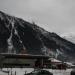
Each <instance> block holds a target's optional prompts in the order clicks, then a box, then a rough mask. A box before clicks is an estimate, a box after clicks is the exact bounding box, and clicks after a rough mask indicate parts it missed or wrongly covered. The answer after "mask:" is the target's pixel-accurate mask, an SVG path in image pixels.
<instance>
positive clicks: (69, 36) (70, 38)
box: [61, 33, 75, 44]
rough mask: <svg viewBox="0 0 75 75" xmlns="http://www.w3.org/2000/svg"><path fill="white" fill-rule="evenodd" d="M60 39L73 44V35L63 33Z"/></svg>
mask: <svg viewBox="0 0 75 75" xmlns="http://www.w3.org/2000/svg"><path fill="white" fill-rule="evenodd" d="M61 37H62V38H64V39H66V40H68V41H70V42H73V43H74V44H75V33H65V34H63V35H62V36H61Z"/></svg>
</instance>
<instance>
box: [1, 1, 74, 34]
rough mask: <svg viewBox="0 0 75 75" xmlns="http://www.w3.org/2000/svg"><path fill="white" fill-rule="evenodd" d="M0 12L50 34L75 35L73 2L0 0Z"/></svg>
mask: <svg viewBox="0 0 75 75" xmlns="http://www.w3.org/2000/svg"><path fill="white" fill-rule="evenodd" d="M0 10H1V11H4V12H6V13H8V14H11V15H14V16H17V17H21V18H23V19H25V20H27V21H30V22H32V21H34V22H35V23H37V24H38V25H39V26H41V27H44V28H45V29H46V30H48V31H51V32H56V33H58V34H65V33H75V0H0Z"/></svg>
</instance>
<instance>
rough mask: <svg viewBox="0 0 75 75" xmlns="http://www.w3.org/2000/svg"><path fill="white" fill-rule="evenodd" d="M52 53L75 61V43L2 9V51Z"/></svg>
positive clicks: (64, 59)
mask: <svg viewBox="0 0 75 75" xmlns="http://www.w3.org/2000/svg"><path fill="white" fill-rule="evenodd" d="M6 52H8V53H28V54H38V55H41V54H43V55H50V56H53V57H55V58H58V59H60V60H63V61H75V60H74V56H75V44H73V43H71V42H69V41H67V40H65V39H63V38H61V37H60V36H59V35H57V34H56V33H54V32H52V33H51V32H48V31H46V30H44V29H43V28H41V27H39V26H37V25H36V24H35V23H29V22H27V21H24V20H23V19H21V18H17V17H14V16H11V15H8V14H6V13H4V12H2V11H0V53H6Z"/></svg>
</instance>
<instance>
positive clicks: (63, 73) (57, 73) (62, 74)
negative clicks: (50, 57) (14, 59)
mask: <svg viewBox="0 0 75 75" xmlns="http://www.w3.org/2000/svg"><path fill="white" fill-rule="evenodd" d="M2 70H3V71H10V72H9V75H11V72H12V75H15V71H16V75H24V74H25V72H26V73H30V72H32V71H34V69H33V68H13V69H11V68H8V69H7V68H3V69H2ZM45 70H47V71H49V72H52V73H53V75H70V72H71V70H72V69H67V70H52V69H45ZM0 75H8V73H4V72H2V71H0Z"/></svg>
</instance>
